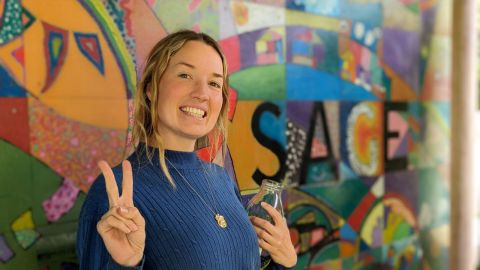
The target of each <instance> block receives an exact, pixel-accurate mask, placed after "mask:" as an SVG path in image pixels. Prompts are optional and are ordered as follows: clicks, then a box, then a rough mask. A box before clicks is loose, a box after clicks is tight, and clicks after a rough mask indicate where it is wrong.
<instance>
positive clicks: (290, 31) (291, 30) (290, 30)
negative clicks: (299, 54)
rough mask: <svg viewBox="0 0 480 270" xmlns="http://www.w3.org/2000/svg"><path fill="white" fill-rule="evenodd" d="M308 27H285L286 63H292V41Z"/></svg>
mask: <svg viewBox="0 0 480 270" xmlns="http://www.w3.org/2000/svg"><path fill="white" fill-rule="evenodd" d="M308 30H309V29H308V28H307V27H304V26H288V27H287V31H286V32H287V63H292V42H293V41H294V40H297V39H298V38H297V37H298V36H299V35H302V34H305V33H306V32H307V31H308Z"/></svg>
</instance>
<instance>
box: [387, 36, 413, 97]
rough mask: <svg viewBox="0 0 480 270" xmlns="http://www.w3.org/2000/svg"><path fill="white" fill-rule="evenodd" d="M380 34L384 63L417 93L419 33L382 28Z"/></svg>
mask: <svg viewBox="0 0 480 270" xmlns="http://www.w3.org/2000/svg"><path fill="white" fill-rule="evenodd" d="M382 35H383V59H384V61H385V63H386V64H387V65H388V66H390V67H391V68H392V69H393V70H394V71H395V73H397V74H398V75H399V76H400V77H401V78H402V79H403V80H405V81H406V82H407V83H408V84H409V85H410V86H411V87H412V88H413V89H414V90H415V91H416V92H417V93H418V91H419V88H420V86H419V69H420V33H416V32H406V31H402V30H398V29H392V28H383V31H382Z"/></svg>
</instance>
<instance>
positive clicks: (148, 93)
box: [147, 89, 152, 101]
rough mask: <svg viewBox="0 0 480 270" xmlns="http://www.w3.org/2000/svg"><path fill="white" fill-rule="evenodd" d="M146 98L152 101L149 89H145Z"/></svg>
mask: <svg viewBox="0 0 480 270" xmlns="http://www.w3.org/2000/svg"><path fill="white" fill-rule="evenodd" d="M147 98H148V100H149V101H152V93H151V92H150V89H147Z"/></svg>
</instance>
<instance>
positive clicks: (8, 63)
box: [0, 38, 25, 87]
mask: <svg viewBox="0 0 480 270" xmlns="http://www.w3.org/2000/svg"><path fill="white" fill-rule="evenodd" d="M23 54H24V47H23V40H22V38H16V39H13V40H12V41H10V42H8V43H7V44H4V45H3V46H0V59H2V61H1V65H2V67H3V68H4V69H6V70H7V71H8V73H9V74H10V76H12V78H13V79H14V80H15V81H16V82H17V84H18V85H20V86H22V87H25V79H24V75H25V74H24V72H25V66H24V62H22V61H20V59H21V58H20V57H22V55H23ZM19 58H20V59H19ZM23 58H24V56H23Z"/></svg>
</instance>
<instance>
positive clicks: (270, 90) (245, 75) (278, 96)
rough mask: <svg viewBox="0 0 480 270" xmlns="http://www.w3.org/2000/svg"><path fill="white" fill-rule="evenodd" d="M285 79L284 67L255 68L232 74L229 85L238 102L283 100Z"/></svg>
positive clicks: (265, 66)
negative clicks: (235, 91)
mask: <svg viewBox="0 0 480 270" xmlns="http://www.w3.org/2000/svg"><path fill="white" fill-rule="evenodd" d="M285 78H286V77H285V65H281V64H278V65H264V66H255V67H250V68H246V69H243V70H241V71H238V72H235V73H233V74H232V75H231V76H230V85H231V86H232V87H233V88H234V89H235V90H237V92H238V99H240V100H284V99H285V98H286V79H285Z"/></svg>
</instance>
